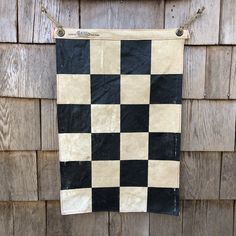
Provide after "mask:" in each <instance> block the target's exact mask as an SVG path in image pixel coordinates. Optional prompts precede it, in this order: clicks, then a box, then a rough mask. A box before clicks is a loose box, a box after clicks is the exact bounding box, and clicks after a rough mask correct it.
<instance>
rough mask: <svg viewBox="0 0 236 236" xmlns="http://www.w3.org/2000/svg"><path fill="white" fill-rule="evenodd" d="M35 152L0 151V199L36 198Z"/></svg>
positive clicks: (22, 199)
mask: <svg viewBox="0 0 236 236" xmlns="http://www.w3.org/2000/svg"><path fill="white" fill-rule="evenodd" d="M37 199H38V193H37V166H36V153H35V152H0V200H1V201H12V200H16V201H27V200H37Z"/></svg>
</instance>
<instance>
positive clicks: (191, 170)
mask: <svg viewBox="0 0 236 236" xmlns="http://www.w3.org/2000/svg"><path fill="white" fill-rule="evenodd" d="M40 2H41V1H35V0H8V1H7V0H0V96H1V98H0V150H1V151H0V235H4V236H5V235H6V236H8V235H9V236H11V235H24V236H27V235H29V236H35V235H36V236H38V235H53V236H54V235H63V236H64V235H82V236H83V235H86V236H87V235H88V236H90V235H96V236H99V235H101V236H106V235H111V236H113V235H122V236H123V235H128V236H131V235H135V236H139V235H142V236H143V235H151V236H154V235H156V236H159V235H160V236H166V235H167V236H173V235H176V236H178V235H181V236H182V235H183V236H192V235H193V236H204V235H207V236H232V235H235V236H236V230H235V227H234V225H235V224H236V220H235V219H236V218H235V217H234V215H235V209H236V208H235V207H234V205H235V200H236V154H235V152H234V149H235V113H236V100H235V99H236V1H235V0H230V1H227V0H198V1H197V0H188V1H186V0H173V1H169V0H166V1H164V0H159V1H156V0H155V1H154V0H153V1H151V0H146V1H141V0H140V1H139V0H123V1H115V0H114V1H102V0H97V1H94V0H93V1H87V0H80V1H79V0H50V1H48V0H43V1H42V3H43V4H44V5H45V6H46V7H47V8H48V11H49V12H50V13H51V14H52V15H54V16H56V18H57V19H58V20H59V21H60V22H61V23H63V24H64V25H65V26H68V27H82V28H170V27H176V26H178V25H179V23H181V22H182V21H184V19H186V17H188V16H189V15H191V14H192V13H193V12H194V11H195V10H196V9H198V8H199V7H201V6H202V5H204V6H205V7H206V10H205V14H204V15H203V16H202V17H201V18H200V19H198V20H197V21H196V22H195V23H194V24H193V25H192V26H191V31H192V37H191V39H190V40H189V41H188V42H186V44H187V46H186V48H185V68H184V84H183V98H184V102H183V118H182V119H183V122H182V124H183V127H182V144H181V145H182V159H181V199H182V200H181V206H182V207H181V211H182V214H181V216H180V217H170V216H163V215H157V214H141V213H138V214H118V213H107V212H102V213H96V214H88V215H74V216H66V217H65V216H61V215H60V211H59V201H58V199H59V174H58V173H59V172H58V153H57V149H58V141H57V125H56V103H55V98H56V89H55V88H56V84H55V82H56V80H55V47H54V44H53V42H54V40H53V39H52V36H51V31H52V24H51V22H49V21H48V19H47V18H46V17H45V16H44V15H41V13H40ZM234 45H235V46H234Z"/></svg>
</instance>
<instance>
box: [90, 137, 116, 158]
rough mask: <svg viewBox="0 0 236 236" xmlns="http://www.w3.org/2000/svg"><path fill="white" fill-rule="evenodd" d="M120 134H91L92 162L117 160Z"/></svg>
mask: <svg viewBox="0 0 236 236" xmlns="http://www.w3.org/2000/svg"><path fill="white" fill-rule="evenodd" d="M119 159H120V134H117V133H103V134H101V133H99V134H92V160H119Z"/></svg>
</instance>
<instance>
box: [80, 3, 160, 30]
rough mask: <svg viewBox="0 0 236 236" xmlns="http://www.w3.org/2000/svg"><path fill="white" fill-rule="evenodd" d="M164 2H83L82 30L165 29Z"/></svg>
mask: <svg viewBox="0 0 236 236" xmlns="http://www.w3.org/2000/svg"><path fill="white" fill-rule="evenodd" d="M163 22H164V1H163V0H160V1H153V0H147V1H141V0H136V1H118V0H115V1H111V0H110V1H99V0H92V1H86V0H81V28H118V29H124V28H126V29H129V28H131V29H138V28H139V29H142V28H154V29H155V28H156V29H158V28H161V29H162V28H163V24H164V23H163Z"/></svg>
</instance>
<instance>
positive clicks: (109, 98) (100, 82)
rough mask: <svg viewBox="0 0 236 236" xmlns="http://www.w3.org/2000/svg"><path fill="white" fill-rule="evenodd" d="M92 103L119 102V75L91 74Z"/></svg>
mask: <svg viewBox="0 0 236 236" xmlns="http://www.w3.org/2000/svg"><path fill="white" fill-rule="evenodd" d="M91 99H92V103H93V104H119V103H120V75H91Z"/></svg>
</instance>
